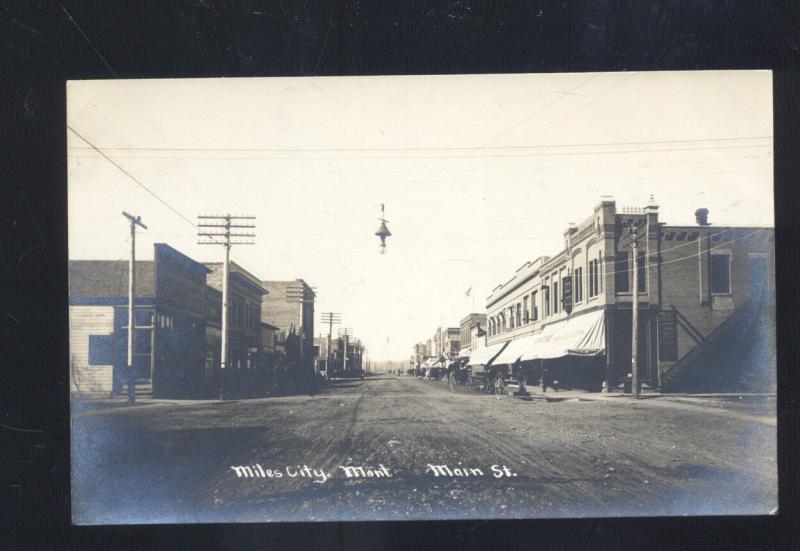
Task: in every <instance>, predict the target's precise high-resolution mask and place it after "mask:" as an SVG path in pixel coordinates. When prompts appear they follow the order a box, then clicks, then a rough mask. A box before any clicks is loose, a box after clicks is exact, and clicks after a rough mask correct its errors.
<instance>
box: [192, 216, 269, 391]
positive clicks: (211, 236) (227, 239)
mask: <svg viewBox="0 0 800 551" xmlns="http://www.w3.org/2000/svg"><path fill="white" fill-rule="evenodd" d="M198 218H199V219H200V220H214V221H216V222H201V223H199V224H197V227H198V228H209V229H207V230H201V231H199V232H198V233H197V236H198V237H205V238H207V239H206V240H205V241H198V244H199V245H222V246H223V247H225V262H224V263H223V265H222V342H221V347H220V366H219V367H220V372H219V399H220V400H224V399H225V380H224V378H225V369H226V368H227V367H228V305H229V303H230V292H229V288H228V287H229V285H228V283H229V281H228V280H229V279H230V277H229V276H230V266H229V264H230V259H231V247H232V246H233V245H255V241H241V238H243V237H246V238H253V237H255V236H256V234H255V233H252V232H247V233H242V232H241V231H240V230H241V229H245V228H255V227H256V226H255V224H251V223H236V222H235V221H237V220H255V218H256V217H255V216H236V215H232V214H223V215H211V214H201V215H200V216H198ZM232 221H233V222H232ZM231 229H233V230H234V231H233V232H231ZM217 238H221V241H220V240H219V239H217ZM231 238H233V240H231Z"/></svg>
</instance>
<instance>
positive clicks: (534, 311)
mask: <svg viewBox="0 0 800 551" xmlns="http://www.w3.org/2000/svg"><path fill="white" fill-rule="evenodd" d="M538 298H539V292H538V291H534V292H533V293H531V321H536V320H538V319H539V303H538V302H537V300H538Z"/></svg>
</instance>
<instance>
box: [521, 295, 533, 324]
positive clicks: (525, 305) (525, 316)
mask: <svg viewBox="0 0 800 551" xmlns="http://www.w3.org/2000/svg"><path fill="white" fill-rule="evenodd" d="M522 304H523V306H522V310H523V314H522V315H523V318H522V320H523V323H529V322H530V321H531V314H530V312H529V311H528V295H525V296H524V297H523V298H522Z"/></svg>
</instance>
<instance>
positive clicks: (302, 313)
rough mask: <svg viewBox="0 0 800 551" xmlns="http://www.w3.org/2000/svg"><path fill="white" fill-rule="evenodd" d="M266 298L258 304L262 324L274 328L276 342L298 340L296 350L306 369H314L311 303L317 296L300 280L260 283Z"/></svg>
mask: <svg viewBox="0 0 800 551" xmlns="http://www.w3.org/2000/svg"><path fill="white" fill-rule="evenodd" d="M261 285H262V286H263V287H264V288H265V289H267V291H268V294H267V295H266V296H265V297H264V298H263V300H262V302H261V317H262V319H263V321H265V322H266V323H269V324H270V325H273V326H275V327H277V329H276V334H277V338H278V340H279V341H285V340H286V338H287V337H288V336H289V334H290V333H291V332H292V331H294V334H295V335H297V337H298V338H299V343H300V344H299V346H298V350H299V353H300V355H301V356H302V360H301V359H300V358H297V361H298V362H302V366H303V368H305V369H312V368H313V366H314V361H315V358H314V301H315V299H316V294H315V293H314V290H313V289H312V288H311V286H310V285H309V284H308V283H306V282H305V281H303V280H302V279H295V280H291V281H262V282H261Z"/></svg>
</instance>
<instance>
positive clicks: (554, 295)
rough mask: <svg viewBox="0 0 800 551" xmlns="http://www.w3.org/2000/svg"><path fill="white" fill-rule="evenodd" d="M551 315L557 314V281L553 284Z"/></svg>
mask: <svg viewBox="0 0 800 551" xmlns="http://www.w3.org/2000/svg"><path fill="white" fill-rule="evenodd" d="M553 313H554V314H557V313H558V281H554V282H553Z"/></svg>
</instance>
